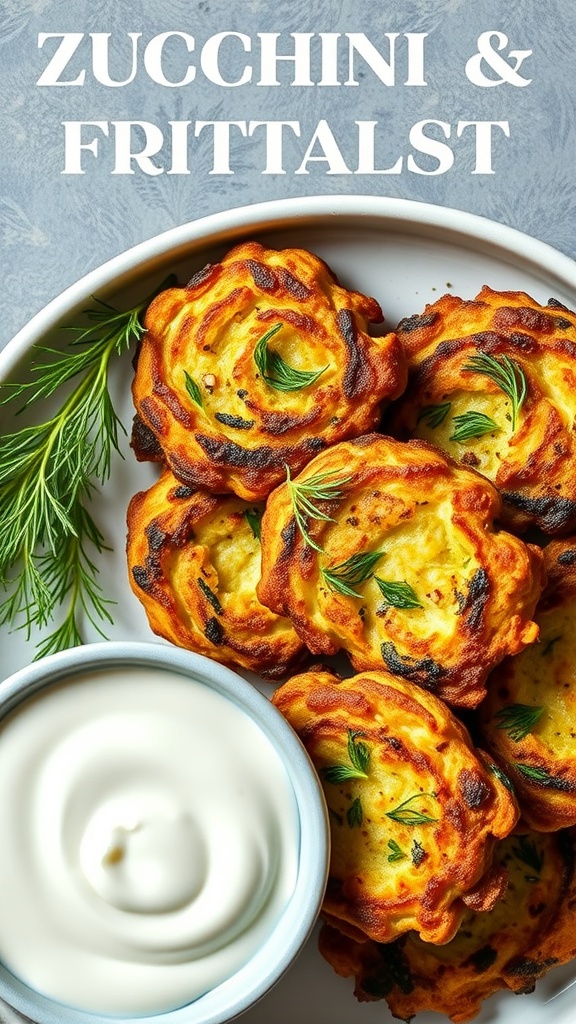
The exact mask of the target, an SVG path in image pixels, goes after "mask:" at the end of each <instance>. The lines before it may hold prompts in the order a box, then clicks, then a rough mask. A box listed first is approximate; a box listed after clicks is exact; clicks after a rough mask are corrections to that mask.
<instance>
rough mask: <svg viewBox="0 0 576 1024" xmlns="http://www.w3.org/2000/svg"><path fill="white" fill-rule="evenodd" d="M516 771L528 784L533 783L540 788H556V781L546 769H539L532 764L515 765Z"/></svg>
mask: <svg viewBox="0 0 576 1024" xmlns="http://www.w3.org/2000/svg"><path fill="white" fill-rule="evenodd" d="M515 767H516V770H517V771H518V772H519V773H520V775H522V777H523V778H524V779H527V780H528V782H535V783H536V784H537V785H540V786H551V787H556V784H557V779H556V778H555V777H554V775H551V774H550V772H549V771H548V769H547V768H539V767H538V766H537V765H533V764H516V766H515Z"/></svg>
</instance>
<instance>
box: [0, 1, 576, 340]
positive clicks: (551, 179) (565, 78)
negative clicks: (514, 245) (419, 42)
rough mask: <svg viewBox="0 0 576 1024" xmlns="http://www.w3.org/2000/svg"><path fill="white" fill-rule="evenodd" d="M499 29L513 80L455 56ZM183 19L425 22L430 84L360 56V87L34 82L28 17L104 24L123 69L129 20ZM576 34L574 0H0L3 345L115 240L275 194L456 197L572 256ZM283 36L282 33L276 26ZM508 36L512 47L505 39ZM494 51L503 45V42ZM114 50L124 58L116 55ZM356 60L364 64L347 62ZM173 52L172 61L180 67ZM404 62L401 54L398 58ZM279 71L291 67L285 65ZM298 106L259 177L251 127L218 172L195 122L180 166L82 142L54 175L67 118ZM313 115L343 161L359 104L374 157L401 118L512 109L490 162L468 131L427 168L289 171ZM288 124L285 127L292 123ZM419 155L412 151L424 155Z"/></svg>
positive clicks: (359, 28) (394, 143)
mask: <svg viewBox="0 0 576 1024" xmlns="http://www.w3.org/2000/svg"><path fill="white" fill-rule="evenodd" d="M488 29H495V30H496V29H497V30H500V31H502V32H504V33H505V34H506V35H507V36H508V38H509V47H508V48H509V49H519V50H525V49H531V50H533V54H532V56H531V57H530V58H529V59H528V60H527V61H526V62H525V64H524V65H523V66H522V69H521V71H522V73H524V74H525V75H526V77H531V78H532V83H531V84H530V85H529V86H528V87H525V88H515V87H513V86H511V85H509V84H507V83H506V84H504V85H501V86H498V87H493V88H479V87H477V86H475V85H473V84H471V83H470V82H469V81H468V80H467V78H466V76H465V74H464V66H465V64H466V61H467V59H468V57H470V56H471V55H472V54H473V53H474V52H475V51H476V43H477V39H478V37H479V35H480V33H481V32H483V31H485V30H488ZM167 30H181V31H187V32H189V33H190V34H192V35H194V36H195V37H196V39H197V41H198V44H200V43H201V42H202V41H203V40H205V39H206V38H207V37H208V36H210V35H212V34H214V33H216V32H219V31H225V30H228V31H242V32H244V33H246V34H248V35H251V36H253V37H255V34H256V33H257V32H262V31H268V32H270V31H276V32H280V33H284V34H287V33H289V32H293V31H299V32H306V31H308V32H315V33H318V32H342V33H343V32H365V33H366V34H367V35H368V36H369V37H370V38H371V39H372V41H373V42H374V44H375V45H382V33H384V32H400V33H404V32H428V33H429V34H430V35H429V38H428V40H427V43H426V46H427V50H426V57H427V59H426V76H427V81H428V85H427V86H426V87H425V88H407V87H405V86H404V85H402V84H401V83H402V81H403V79H402V77H401V75H399V76H398V78H399V84H398V85H396V86H395V87H394V88H386V87H385V86H383V85H382V84H381V83H380V82H378V80H377V79H376V77H375V76H374V75H373V74H372V73H371V72H370V71H369V70H368V69H366V73H365V75H364V78H363V79H362V81H361V84H360V85H359V87H358V88H349V87H340V88H338V89H333V88H324V89H321V88H304V89H302V88H294V87H290V86H289V85H288V84H282V85H281V86H280V87H277V88H271V87H270V88H262V87H257V86H256V85H250V86H249V87H247V88H238V89H223V88H219V87H217V86H215V85H211V84H210V83H208V82H206V81H205V80H203V79H202V76H201V75H200V73H199V74H198V80H197V82H196V83H193V84H191V85H190V86H188V87H185V88H180V89H166V88H163V87H161V86H159V85H156V84H154V83H152V82H150V80H149V79H147V77H146V76H145V74H144V72H143V70H141V72H140V73H139V75H138V77H137V79H136V80H135V81H134V82H133V83H132V84H131V85H129V86H125V87H124V88H119V89H109V88H105V87H103V86H101V85H99V84H98V83H96V82H95V81H94V80H93V79H92V77H91V75H87V82H86V85H85V86H84V87H82V88H46V89H41V88H39V87H37V86H36V84H35V83H36V80H37V78H38V76H39V74H40V72H41V70H42V69H43V68H44V66H45V64H46V62H47V54H48V46H46V49H45V51H41V50H39V49H38V46H37V38H38V33H39V32H65V31H68V32H70V31H77V32H86V33H88V32H111V33H113V40H114V50H115V55H116V58H117V60H118V61H119V63H118V65H117V68H118V75H119V77H120V76H121V75H122V71H123V69H125V67H126V59H127V54H126V36H125V34H126V33H127V32H129V31H133V32H134V31H141V32H142V33H143V34H144V39H145V40H147V39H148V38H149V37H150V36H152V35H154V34H156V33H158V32H162V31H167ZM575 36H576V4H574V0H547V2H546V3H543V2H541V0H508V2H507V3H506V4H503V3H502V2H501V0H404V2H400V3H398V2H397V0H379V2H374V0H313V2H310V0H237V2H235V3H231V2H230V0H193V2H189V0H130V2H128V0H124V2H122V0H2V2H0V95H1V99H2V102H1V103H0V245H1V249H2V262H1V266H0V287H1V291H2V313H3V315H2V324H1V327H0V343H5V342H6V341H7V340H8V339H9V338H10V337H11V336H12V335H13V334H14V333H15V332H16V331H17V330H18V329H19V328H20V327H21V326H23V324H24V323H25V322H26V321H27V320H28V319H29V317H30V316H31V315H32V314H33V313H35V312H36V311H38V310H39V309H40V308H42V306H44V305H45V304H46V302H48V301H49V300H50V299H51V298H53V297H54V296H55V295H57V294H58V293H59V292H60V291H62V289H63V288H65V287H66V286H67V285H69V284H71V283H73V282H74V281H75V280H77V279H78V278H79V277H81V276H82V275H83V274H85V273H86V272H87V271H88V270H90V269H92V268H93V267H96V266H98V265H99V264H101V263H102V262H104V261H105V260H107V259H109V258H110V257H111V256H114V255H116V254H117V253H119V252H122V251H123V250H125V249H127V248H129V247H130V246H132V245H134V244H135V243H137V242H140V241H142V240H143V239H145V238H148V237H151V236H153V235H155V234H157V233H158V232H160V231H164V230H166V229H167V228H170V227H172V226H174V225H177V224H181V223H184V222H186V221H189V220H194V219H196V218H198V217H201V216H204V215H206V214H209V213H213V212H216V211H219V210H224V209H227V208H230V207H234V206H240V205H243V204H249V203H254V202H257V201H260V200H265V199H275V198H280V197H285V196H298V195H312V194H334V193H343V192H346V193H349V192H353V193H357V194H362V193H365V194H377V195H389V196H400V197H403V198H408V199H416V200H421V201H426V202H431V203H437V204H440V205H442V206H452V207H457V208H461V209H465V210H469V211H471V212H474V213H479V214H482V215H484V216H487V217H491V218H494V219H496V220H499V221H502V222H504V223H506V224H510V225H513V226H514V227H516V228H519V229H521V230H523V231H525V232H527V233H528V234H531V235H533V236H535V237H536V238H539V239H543V240H545V241H547V242H549V243H551V244H552V245H554V246H556V247H557V248H558V249H560V250H562V251H563V252H566V253H568V254H570V255H573V256H576V232H575V230H574V228H575V224H576V216H575V214H576V178H575V167H576V119H575V117H574V108H575V104H576V74H575V73H574V72H575V58H574V47H573V40H574V38H575ZM285 40H286V43H289V42H290V40H289V38H288V36H287V35H286V36H285ZM508 48H507V49H508ZM503 52H504V51H503ZM123 60H124V63H122V61H123ZM359 64H361V62H359ZM180 67H181V65H180ZM400 70H401V65H400ZM288 75H289V68H286V71H285V73H284V77H285V78H287V77H288ZM264 118H266V119H286V118H290V119H296V120H299V121H300V122H301V126H302V140H301V141H300V142H298V141H297V140H296V139H295V138H294V136H291V138H290V139H288V141H287V145H286V148H285V167H286V171H287V173H286V174H285V175H282V176H281V175H271V176H267V175H263V174H262V173H261V171H262V168H263V166H264V160H263V140H262V139H260V140H258V138H257V137H255V138H254V139H252V140H247V141H246V142H242V141H239V142H238V143H237V144H234V146H233V167H234V170H235V173H234V174H233V175H230V176H218V175H210V174H209V171H210V168H211V151H210V150H211V147H210V145H209V139H208V135H207V134H205V135H204V136H203V137H202V138H201V139H199V140H196V142H195V143H193V151H192V156H191V160H190V168H191V171H192V173H191V174H190V175H187V176H176V175H174V176H168V175H166V174H162V175H159V176H157V177H147V176H145V175H143V174H141V173H137V174H135V175H133V176H129V177H124V176H116V177H115V176H113V175H111V174H110V158H109V156H108V155H107V153H106V152H105V150H104V149H103V150H102V152H103V157H102V158H101V159H99V160H93V159H92V158H91V157H90V155H89V154H87V155H86V156H85V158H84V166H85V167H86V174H84V175H82V176H63V175H62V174H61V170H62V167H63V129H62V127H61V122H62V121H63V120H88V119H90V120H94V119H101V120H134V119H144V120H148V121H152V122H155V123H157V124H159V125H165V124H166V122H167V121H168V120H170V119H173V120H181V119H189V120H192V121H194V120H222V119H247V120H248V119H254V120H257V119H264ZM320 118H326V119H327V120H328V121H329V124H330V126H331V128H332V130H333V132H334V135H335V136H336V137H337V139H338V140H339V142H340V145H341V148H342V151H343V153H344V155H345V157H346V158H347V159H348V161H349V165H350V166H351V167H352V168H353V167H354V166H355V155H354V154H355V141H354V140H355V133H356V129H355V125H354V121H355V120H356V119H362V120H377V121H378V122H379V129H378V130H379V133H380V134H381V136H382V137H383V143H382V150H381V153H380V155H379V159H380V160H381V163H380V164H379V166H390V165H391V164H392V163H393V162H394V160H395V159H396V158H397V157H398V156H399V155H404V163H405V164H406V156H407V154H408V153H409V152H410V146H409V143H408V132H409V130H410V127H411V126H412V125H413V124H414V122H416V121H418V120H420V119H423V118H437V119H440V120H443V121H447V122H449V123H450V124H452V125H455V124H456V122H457V121H458V120H478V119H485V120H508V121H509V122H510V131H511V137H510V139H508V140H506V139H504V137H503V136H502V135H501V134H500V133H496V136H495V141H494V160H493V164H494V169H495V172H496V173H495V174H494V175H492V176H483V175H473V174H472V173H471V170H472V168H473V165H474V159H473V157H474V147H473V139H472V135H471V134H470V133H469V134H468V136H467V137H466V138H464V137H463V138H462V139H461V140H460V141H459V142H458V143H457V145H455V146H454V154H455V162H454V166H453V167H452V169H451V170H449V171H448V172H447V173H445V174H442V175H437V176H423V175H417V174H414V173H410V172H408V171H407V169H406V168H405V169H404V171H403V173H402V174H401V175H377V176H376V175H368V176H365V175H338V174H335V175H329V174H327V173H326V169H327V168H326V164H325V163H321V162H316V163H310V164H309V170H310V173H309V174H308V175H294V173H293V172H294V169H295V168H296V167H297V166H298V165H299V163H300V161H301V159H302V156H303V154H304V151H305V146H306V145H307V139H308V140H309V138H310V137H311V134H312V132H313V130H314V127H315V125H316V123H317V122H318V120H319V119H320ZM289 134H290V133H289ZM420 159H421V162H423V158H420Z"/></svg>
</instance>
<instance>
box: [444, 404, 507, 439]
mask: <svg viewBox="0 0 576 1024" xmlns="http://www.w3.org/2000/svg"><path fill="white" fill-rule="evenodd" d="M499 429H500V428H499V426H498V424H497V423H495V422H494V420H493V419H491V418H490V416H486V415H485V414H484V413H483V412H476V411H475V410H474V409H470V412H464V413H462V415H461V416H455V417H454V433H453V434H452V435H451V436H450V437H449V438H448V440H449V441H470V440H471V439H472V438H474V437H484V435H485V434H492V433H494V431H495V430H499Z"/></svg>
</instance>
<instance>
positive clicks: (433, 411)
mask: <svg viewBox="0 0 576 1024" xmlns="http://www.w3.org/2000/svg"><path fill="white" fill-rule="evenodd" d="M451 405H452V403H451V402H440V403H439V404H438V405H423V406H422V408H421V409H420V412H419V413H418V420H417V422H418V423H421V422H422V421H424V423H425V424H426V425H427V426H428V427H431V428H432V429H434V428H435V427H439V426H440V424H441V423H443V422H444V420H445V419H446V417H447V415H448V413H449V412H450V407H451Z"/></svg>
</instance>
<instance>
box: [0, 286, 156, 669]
mask: <svg viewBox="0 0 576 1024" xmlns="http://www.w3.org/2000/svg"><path fill="white" fill-rule="evenodd" d="M165 286H166V283H164V284H163V285H162V287H165ZM150 299H151V296H149V297H148V298H147V299H146V300H145V301H143V302H141V303H139V304H138V305H136V306H134V307H133V308H132V309H129V310H127V311H126V312H119V311H118V310H116V309H114V307H113V306H110V305H109V304H108V303H107V302H103V301H102V300H99V299H96V300H95V301H96V303H97V305H96V307H95V308H93V309H90V310H87V311H86V317H87V321H88V322H87V325H86V326H83V327H69V328H65V330H66V331H67V332H68V333H69V334H70V335H71V338H70V340H69V342H68V345H67V347H66V348H63V349H55V348H51V347H47V346H37V347H36V351H37V352H40V353H41V354H42V356H41V358H40V359H38V361H36V362H34V363H33V364H32V366H31V370H30V380H28V381H26V382H25V383H23V384H2V386H1V389H0V404H6V403H8V402H12V401H17V400H18V399H23V400H24V401H23V404H22V406H21V408H20V409H19V411H20V412H21V411H22V410H23V409H26V408H28V407H29V406H32V405H34V404H36V403H37V402H41V401H43V400H44V399H47V398H50V397H51V396H52V395H55V394H56V392H57V391H59V389H60V388H62V387H63V386H64V385H69V386H70V385H72V386H71V387H69V390H68V391H67V394H66V398H65V399H64V401H63V402H62V404H61V405H60V407H59V408H58V410H57V412H55V413H54V414H53V415H52V416H51V417H50V418H48V419H46V420H44V421H43V422H41V423H39V424H37V425H31V426H25V427H22V428H21V429H20V430H17V431H15V432H13V433H10V434H7V435H5V436H4V437H2V438H0V583H1V584H3V586H4V589H5V591H6V597H5V599H4V601H3V602H2V603H1V604H0V621H1V622H3V623H5V622H10V623H13V622H14V621H17V620H18V619H22V623H21V628H24V629H26V631H27V635H28V636H29V635H30V631H31V629H32V627H33V626H38V627H40V628H44V627H46V626H47V625H48V623H50V622H51V621H52V620H53V618H54V615H55V612H56V610H57V609H60V608H62V609H63V618H62V621H61V624H60V625H59V626H57V627H56V628H55V629H54V630H53V632H52V633H51V634H50V635H49V636H48V637H47V638H45V639H44V640H43V641H42V642H41V643H40V645H39V646H38V648H37V653H36V657H43V656H44V655H46V654H50V653H53V652H55V651H59V650H63V649H64V648H66V647H71V646H76V645H78V644H81V643H82V642H83V635H82V629H81V626H80V616H81V615H82V613H84V614H85V615H86V617H87V619H88V620H89V621H90V622H91V623H92V625H93V626H94V627H95V629H96V630H97V632H98V633H99V634H100V635H101V636H104V632H103V624H105V623H111V622H112V618H111V615H110V611H109V606H110V604H111V603H112V602H111V601H109V600H108V599H107V598H106V597H105V596H104V594H103V591H102V588H101V587H100V584H99V583H98V569H97V566H96V564H95V562H94V560H93V555H94V553H101V552H102V551H104V550H105V549H106V543H105V539H104V537H103V535H102V533H101V532H100V530H99V528H98V526H97V525H96V523H95V521H94V519H93V518H92V516H91V514H90V512H89V511H88V507H87V505H88V502H89V501H90V499H91V497H92V495H93V493H94V489H95V486H96V485H97V484H98V483H100V484H102V483H104V482H105V481H106V480H107V479H108V477H109V474H110V466H111V458H112V452H113V451H119V434H120V431H122V432H124V428H123V426H122V424H121V423H120V420H119V419H118V416H117V415H116V412H115V410H114V407H113V405H112V399H111V397H110V392H109V390H108V374H109V368H110V363H111V361H112V360H113V359H114V358H115V357H116V356H118V355H120V354H121V353H122V352H124V351H126V350H127V349H128V348H129V347H130V345H131V344H132V343H133V342H134V341H138V339H139V338H140V337H141V336H142V333H143V331H144V327H143V325H142V321H141V317H142V314H143V313H144V311H145V309H146V307H147V306H148V304H149V302H150ZM72 382H73V384H72Z"/></svg>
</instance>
